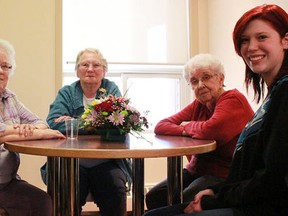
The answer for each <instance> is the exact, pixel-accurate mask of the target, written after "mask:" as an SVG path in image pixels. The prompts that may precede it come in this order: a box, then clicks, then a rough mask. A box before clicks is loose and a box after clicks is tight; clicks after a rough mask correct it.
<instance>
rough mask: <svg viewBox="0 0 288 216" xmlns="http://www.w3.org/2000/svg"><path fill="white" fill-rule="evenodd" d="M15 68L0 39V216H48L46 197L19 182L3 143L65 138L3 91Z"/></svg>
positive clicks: (8, 47) (15, 162)
mask: <svg viewBox="0 0 288 216" xmlns="http://www.w3.org/2000/svg"><path fill="white" fill-rule="evenodd" d="M15 67H16V62H15V51H14V48H13V46H12V45H11V44H10V43H9V42H8V41H6V40H2V39H0V98H1V100H0V215H1V216H2V215H4V216H6V215H10V216H18V215H21V216H51V215H52V202H51V198H50V197H49V195H48V194H47V193H46V192H44V191H42V190H40V189H39V188H37V187H35V186H33V185H30V184H28V183H27V182H26V181H24V180H21V179H20V177H19V176H18V175H17V171H18V167H19V164H20V158H19V155H18V154H17V153H15V152H10V151H8V150H6V149H5V147H4V145H3V143H4V142H6V141H15V140H34V139H52V138H63V139H64V138H65V136H64V135H63V134H62V133H60V132H59V131H57V130H51V129H49V127H48V125H47V123H46V122H45V121H43V120H41V119H39V117H38V116H36V115H35V114H33V113H32V112H31V111H30V110H28V109H27V108H26V107H25V106H24V105H23V104H22V103H21V102H20V101H19V100H18V99H17V97H16V95H15V94H14V93H13V92H12V91H10V90H9V89H7V88H6V86H7V83H8V80H9V78H10V77H11V75H12V74H13V73H14V70H15Z"/></svg>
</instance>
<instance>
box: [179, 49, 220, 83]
mask: <svg viewBox="0 0 288 216" xmlns="http://www.w3.org/2000/svg"><path fill="white" fill-rule="evenodd" d="M200 68H209V69H210V70H212V71H214V72H215V74H217V75H219V74H223V75H225V71H224V67H223V65H222V63H221V62H220V60H218V59H217V58H216V57H215V56H213V55H211V54H209V53H201V54H198V55H196V56H194V57H192V58H191V59H190V60H189V61H188V62H187V63H186V64H185V65H184V70H183V76H184V77H185V79H186V81H187V82H188V83H190V79H191V75H192V74H193V73H194V72H195V71H196V70H197V69H200Z"/></svg>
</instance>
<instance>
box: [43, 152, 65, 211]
mask: <svg viewBox="0 0 288 216" xmlns="http://www.w3.org/2000/svg"><path fill="white" fill-rule="evenodd" d="M59 166H60V163H59V158H58V157H48V158H47V179H46V182H47V192H48V194H50V196H51V199H52V204H53V216H58V215H59V212H60V209H61V206H60V199H59V197H60V193H59V192H60V181H59V176H58V173H59V170H60V167H59ZM48 173H49V175H48Z"/></svg>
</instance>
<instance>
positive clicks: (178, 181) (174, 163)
mask: <svg viewBox="0 0 288 216" xmlns="http://www.w3.org/2000/svg"><path fill="white" fill-rule="evenodd" d="M182 167H183V158H182V156H178V157H168V158H167V182H168V197H167V202H168V205H173V204H175V202H176V200H174V199H173V198H174V196H175V195H178V194H179V196H180V202H181V203H182V202H183V180H182Z"/></svg>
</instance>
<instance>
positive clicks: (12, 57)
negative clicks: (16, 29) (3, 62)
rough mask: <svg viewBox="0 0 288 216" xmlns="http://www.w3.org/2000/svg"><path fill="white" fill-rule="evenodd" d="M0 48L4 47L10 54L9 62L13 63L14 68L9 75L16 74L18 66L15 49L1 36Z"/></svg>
mask: <svg viewBox="0 0 288 216" xmlns="http://www.w3.org/2000/svg"><path fill="white" fill-rule="evenodd" d="M0 49H3V50H5V51H6V53H7V55H8V61H9V62H7V63H9V64H11V65H12V69H11V70H10V72H9V77H10V76H12V75H13V74H14V71H15V68H16V59H15V49H14V47H13V46H12V44H11V43H9V42H8V41H6V40H3V39H1V38H0Z"/></svg>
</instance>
